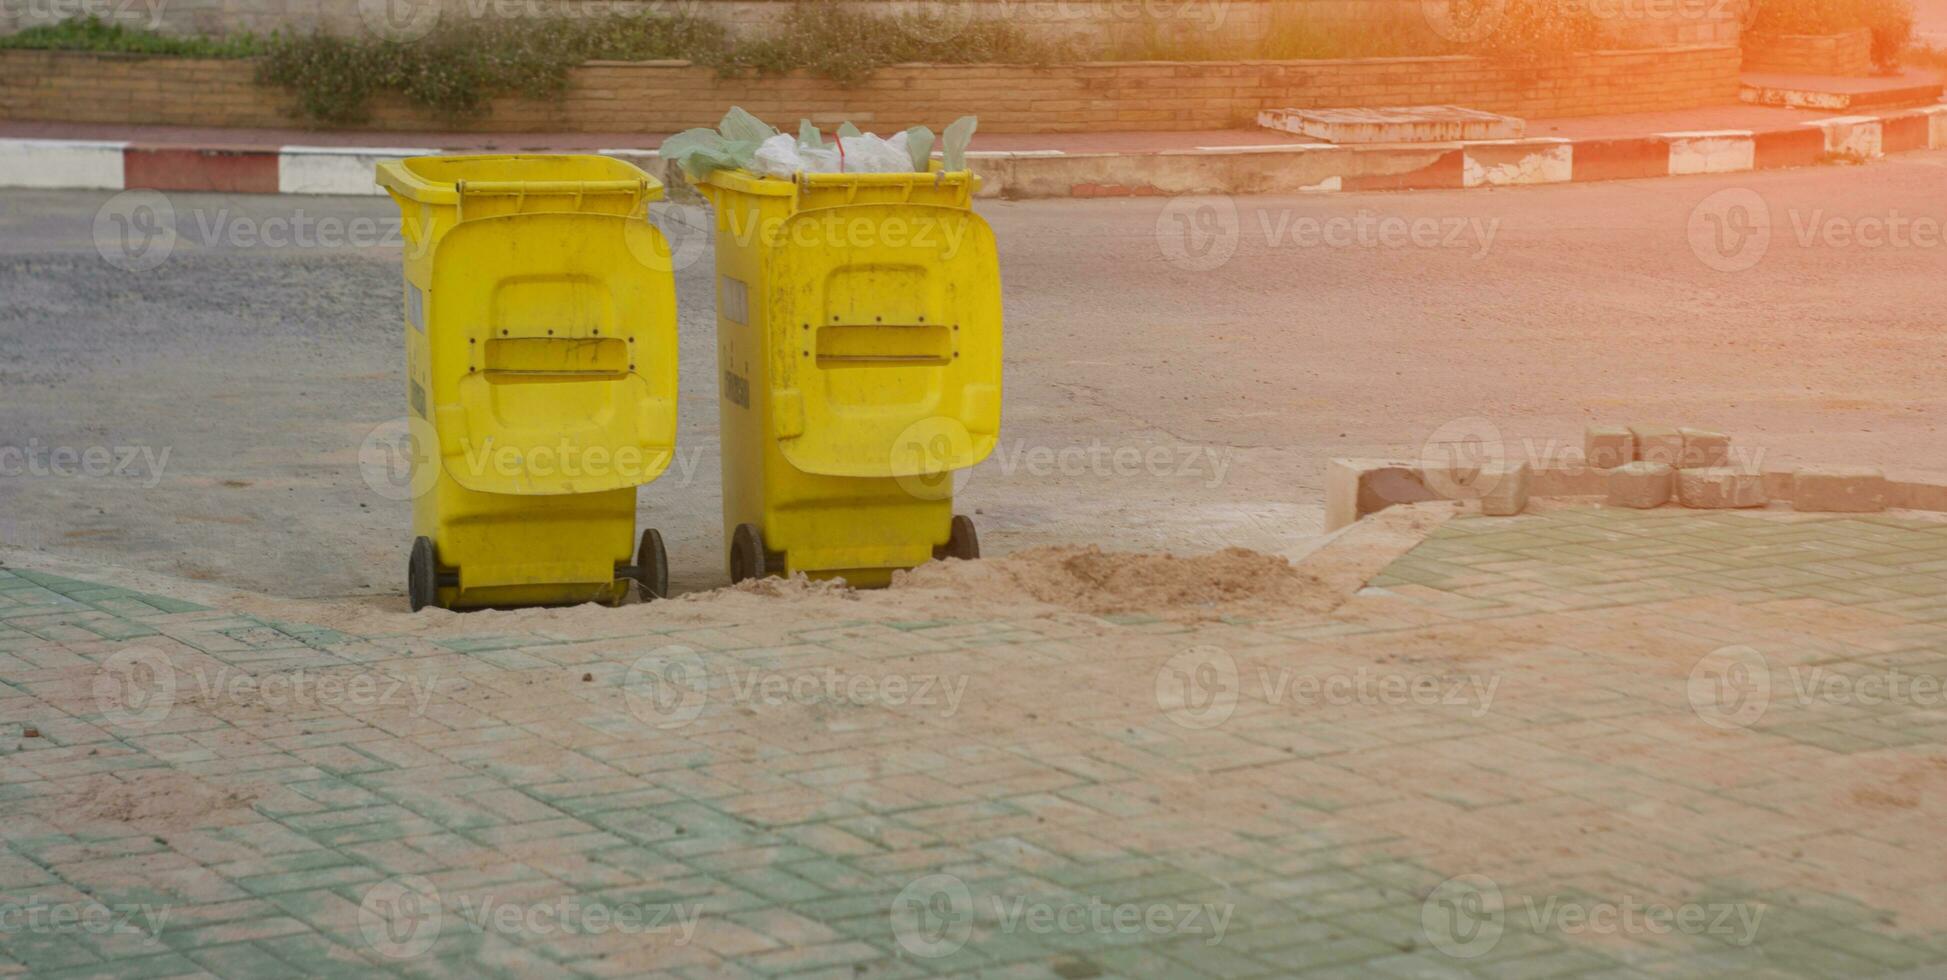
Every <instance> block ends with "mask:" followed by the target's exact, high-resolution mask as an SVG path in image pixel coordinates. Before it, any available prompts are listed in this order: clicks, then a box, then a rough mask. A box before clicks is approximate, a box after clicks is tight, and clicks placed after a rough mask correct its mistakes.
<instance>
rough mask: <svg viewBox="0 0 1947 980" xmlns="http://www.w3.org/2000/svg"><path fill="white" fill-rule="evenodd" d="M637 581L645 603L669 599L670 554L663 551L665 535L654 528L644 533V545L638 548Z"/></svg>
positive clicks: (636, 554) (636, 556) (636, 561)
mask: <svg viewBox="0 0 1947 980" xmlns="http://www.w3.org/2000/svg"><path fill="white" fill-rule="evenodd" d="M635 580H636V584H637V585H640V586H641V587H642V598H643V601H645V602H652V601H654V600H657V599H667V598H669V552H667V551H664V550H663V533H662V532H661V531H658V530H656V529H655V528H653V527H652V528H650V529H648V530H647V531H644V532H642V544H641V545H640V546H639V547H637V548H636V551H635Z"/></svg>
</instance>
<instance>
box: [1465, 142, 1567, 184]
mask: <svg viewBox="0 0 1947 980" xmlns="http://www.w3.org/2000/svg"><path fill="white" fill-rule="evenodd" d="M1574 175H1575V146H1574V144H1572V143H1570V142H1569V141H1568V140H1566V139H1562V138H1560V137H1546V138H1542V139H1527V140H1494V141H1489V142H1478V143H1469V144H1467V162H1466V172H1465V173H1464V174H1463V175H1462V177H1461V182H1462V184H1464V185H1465V186H1467V187H1508V186H1513V185H1517V184H1565V183H1567V182H1568V181H1569V180H1570V179H1571V178H1573V177H1574Z"/></svg>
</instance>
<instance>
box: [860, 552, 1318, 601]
mask: <svg viewBox="0 0 1947 980" xmlns="http://www.w3.org/2000/svg"><path fill="white" fill-rule="evenodd" d="M892 587H893V589H894V590H895V591H897V590H901V589H933V590H939V591H945V592H953V593H956V594H960V595H965V596H967V597H968V598H971V599H986V600H1007V599H1017V600H1018V599H1022V598H1027V599H1033V600H1035V601H1037V602H1044V603H1047V604H1048V605H1051V606H1060V607H1062V608H1064V609H1073V610H1077V611H1079V612H1086V613H1093V614H1096V615H1105V614H1110V613H1167V612H1175V611H1183V610H1191V611H1197V610H1212V611H1214V610H1218V609H1222V610H1224V611H1232V610H1249V611H1253V612H1266V611H1270V612H1275V611H1278V610H1302V611H1322V610H1325V609H1329V608H1331V607H1332V606H1335V605H1337V604H1338V601H1339V598H1340V597H1339V596H1336V595H1334V594H1333V593H1332V591H1331V590H1330V589H1329V588H1327V587H1326V586H1325V584H1324V583H1323V582H1321V581H1320V580H1319V579H1318V578H1317V577H1316V576H1315V575H1312V574H1310V573H1308V572H1305V571H1301V570H1300V569H1299V568H1297V567H1296V566H1294V565H1292V564H1291V563H1290V562H1289V561H1286V560H1285V559H1283V558H1280V557H1278V556H1276V555H1267V554H1264V553H1263V552H1259V551H1252V550H1250V549H1248V548H1225V549H1224V550H1222V551H1219V552H1216V553H1214V554H1208V555H1197V556H1193V557H1177V556H1175V555H1170V554H1146V553H1135V552H1114V551H1103V550H1102V549H1101V548H1098V547H1095V546H1094V545H1089V546H1086V547H1075V546H1055V547H1044V548H1030V549H1028V550H1026V551H1019V552H1015V553H1014V554H1011V555H1007V556H1005V557H1002V558H989V559H986V560H984V561H977V562H963V561H947V562H934V563H932V564H930V565H922V566H920V567H919V568H916V569H913V570H912V571H910V572H902V573H899V574H898V575H895V576H894V577H893V583H892Z"/></svg>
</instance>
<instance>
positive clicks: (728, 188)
mask: <svg viewBox="0 0 1947 980" xmlns="http://www.w3.org/2000/svg"><path fill="white" fill-rule="evenodd" d="M935 166H936V167H937V164H936V165H935ZM695 184H696V186H697V189H698V191H700V192H701V193H702V194H703V196H704V197H706V198H707V199H709V201H710V202H711V203H712V204H713V205H714V206H715V212H716V220H715V227H716V257H717V266H716V271H717V281H716V291H717V365H718V368H719V371H720V375H721V376H720V377H719V378H718V383H719V386H720V389H721V390H720V395H719V398H718V403H719V408H720V411H721V416H722V437H723V523H724V535H725V546H726V551H727V553H728V558H729V570H730V577H731V579H732V580H733V581H741V580H743V579H748V578H757V577H762V576H765V575H779V574H782V575H789V574H792V573H796V572H804V573H806V574H808V575H811V576H813V577H832V576H843V577H844V578H845V579H846V580H847V581H848V582H849V583H851V584H852V585H855V586H859V587H877V586H883V585H886V584H888V583H889V582H890V581H891V578H892V573H893V572H894V571H895V570H897V569H902V568H912V567H913V566H915V565H919V564H922V563H924V562H926V561H927V560H928V559H930V558H934V557H957V558H976V557H979V554H980V544H979V539H978V537H977V536H976V533H975V529H974V525H973V521H972V520H971V519H969V518H967V517H965V516H956V515H955V514H954V512H953V489H954V486H953V474H954V472H955V471H958V470H964V469H966V468H968V467H971V466H973V465H974V464H976V463H978V462H980V461H981V460H982V459H985V458H986V457H987V456H988V454H990V453H991V452H993V449H994V445H995V443H996V441H997V440H998V438H999V432H1000V416H1001V282H1000V265H999V261H998V259H997V257H996V254H995V250H994V235H993V232H992V231H991V230H990V229H989V228H988V227H987V223H986V222H985V221H983V220H981V218H980V216H979V215H977V214H975V213H974V211H973V195H974V192H975V190H976V189H977V188H978V186H979V184H978V181H977V180H976V178H975V177H974V176H973V175H972V174H971V173H969V172H966V171H960V172H955V173H944V172H940V171H939V170H937V169H936V170H935V171H934V172H932V173H895V174H802V175H799V177H798V178H796V179H795V180H781V179H777V178H770V177H758V176H755V175H752V174H749V173H746V172H743V171H734V170H719V171H716V172H714V173H712V174H710V175H709V176H707V177H704V178H702V179H700V180H698V181H695Z"/></svg>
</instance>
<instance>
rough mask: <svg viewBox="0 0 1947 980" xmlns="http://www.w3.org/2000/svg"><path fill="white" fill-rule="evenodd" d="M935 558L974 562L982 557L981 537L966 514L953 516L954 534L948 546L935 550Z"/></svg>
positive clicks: (949, 539)
mask: <svg viewBox="0 0 1947 980" xmlns="http://www.w3.org/2000/svg"><path fill="white" fill-rule="evenodd" d="M933 557H934V558H936V559H939V558H958V559H960V560H961V561H973V560H974V559H976V558H979V557H980V535H979V533H977V532H976V531H975V530H974V522H973V518H971V517H968V516H967V515H965V514H955V515H953V533H952V534H951V535H949V536H948V537H947V539H946V544H943V545H941V546H939V547H938V548H934V549H933Z"/></svg>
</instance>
